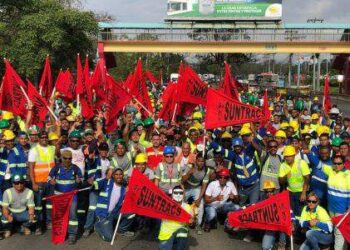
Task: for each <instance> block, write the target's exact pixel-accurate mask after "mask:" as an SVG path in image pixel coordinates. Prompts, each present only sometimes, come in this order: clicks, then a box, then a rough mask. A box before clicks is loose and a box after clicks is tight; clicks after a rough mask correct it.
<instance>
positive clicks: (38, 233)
mask: <svg viewBox="0 0 350 250" xmlns="http://www.w3.org/2000/svg"><path fill="white" fill-rule="evenodd" d="M42 234H43V231H42V230H41V228H40V227H38V228H37V229H36V230H35V235H36V236H39V235H42Z"/></svg>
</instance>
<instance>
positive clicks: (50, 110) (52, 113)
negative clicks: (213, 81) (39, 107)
mask: <svg viewBox="0 0 350 250" xmlns="http://www.w3.org/2000/svg"><path fill="white" fill-rule="evenodd" d="M46 108H47V109H48V110H49V112H50V114H51V115H52V116H53V118H55V120H56V121H58V117H57V116H56V115H55V113H54V112H53V111H52V109H51V108H50V107H49V106H46Z"/></svg>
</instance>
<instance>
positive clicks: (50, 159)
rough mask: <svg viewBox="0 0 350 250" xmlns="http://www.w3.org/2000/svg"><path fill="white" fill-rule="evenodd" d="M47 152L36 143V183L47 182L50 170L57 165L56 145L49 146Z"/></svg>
mask: <svg viewBox="0 0 350 250" xmlns="http://www.w3.org/2000/svg"><path fill="white" fill-rule="evenodd" d="M47 147H48V152H47V154H46V153H45V152H44V150H43V149H42V147H41V146H39V145H36V146H35V150H36V151H37V153H38V154H37V157H36V159H35V166H34V181H35V182H36V183H40V182H47V177H48V176H49V173H50V170H51V169H52V168H53V167H54V166H55V147H54V146H47Z"/></svg>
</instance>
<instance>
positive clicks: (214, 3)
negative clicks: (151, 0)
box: [167, 0, 282, 20]
mask: <svg viewBox="0 0 350 250" xmlns="http://www.w3.org/2000/svg"><path fill="white" fill-rule="evenodd" d="M167 15H168V19H187V20H191V19H213V20H215V19H219V20H220V19H238V20H240V19H253V20H254V19H257V20H261V19H262V20H264V19H273V20H279V19H281V18H282V0H168V13H167Z"/></svg>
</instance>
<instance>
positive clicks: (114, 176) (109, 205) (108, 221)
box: [94, 168, 135, 241]
mask: <svg viewBox="0 0 350 250" xmlns="http://www.w3.org/2000/svg"><path fill="white" fill-rule="evenodd" d="M112 171H113V172H112ZM94 186H95V189H96V190H99V196H98V200H97V205H96V211H95V216H96V223H95V231H96V232H97V234H98V235H99V236H100V237H101V238H102V239H103V240H105V241H111V240H112V237H113V227H114V225H115V222H116V221H117V219H118V217H119V213H120V209H121V206H122V204H123V201H124V198H125V191H126V188H125V186H124V171H123V169H121V168H116V169H114V170H112V169H111V170H109V172H108V173H107V176H106V178H105V179H100V180H96V181H95V182H94ZM134 218H135V215H132V214H123V215H122V217H121V220H120V224H119V228H118V233H119V235H122V236H126V237H132V236H134V233H133V232H131V231H128V229H129V228H130V226H131V225H132V223H133V221H134Z"/></svg>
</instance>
